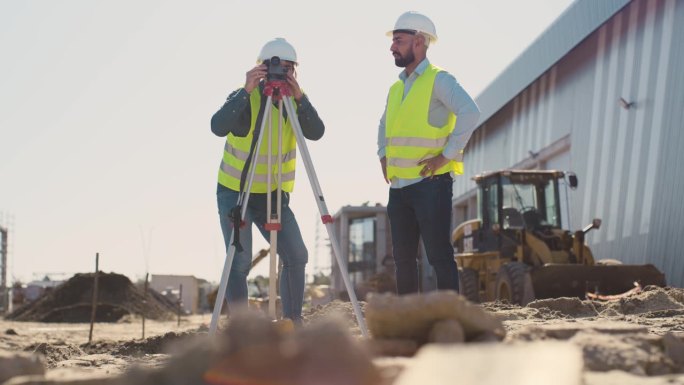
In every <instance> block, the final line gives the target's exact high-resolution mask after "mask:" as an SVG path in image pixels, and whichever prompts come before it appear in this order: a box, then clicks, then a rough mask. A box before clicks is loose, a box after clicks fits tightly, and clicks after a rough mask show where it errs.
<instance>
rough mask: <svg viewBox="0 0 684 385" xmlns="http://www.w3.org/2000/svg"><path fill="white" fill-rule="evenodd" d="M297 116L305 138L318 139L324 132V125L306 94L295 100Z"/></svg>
mask: <svg viewBox="0 0 684 385" xmlns="http://www.w3.org/2000/svg"><path fill="white" fill-rule="evenodd" d="M297 117H298V118H299V125H300V126H301V127H302V134H304V137H305V138H306V139H309V140H318V139H320V138H321V137H322V136H323V134H324V133H325V125H324V124H323V121H322V120H321V118H320V117H319V116H318V112H317V111H316V109H315V108H314V106H313V105H312V104H311V102H310V101H309V98H308V97H307V96H306V95H303V96H302V98H301V99H300V100H299V101H297Z"/></svg>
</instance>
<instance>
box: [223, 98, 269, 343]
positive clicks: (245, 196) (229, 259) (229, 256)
mask: <svg viewBox="0 0 684 385" xmlns="http://www.w3.org/2000/svg"><path fill="white" fill-rule="evenodd" d="M270 105H271V96H269V97H268V99H267V100H266V106H267V107H268V106H270ZM270 114H271V109H270V108H266V109H264V115H263V118H262V120H261V130H260V131H259V138H258V139H257V145H256V149H255V150H254V151H255V152H254V153H255V155H254V160H253V161H252V163H251V165H250V169H249V173H248V181H247V189H246V190H245V191H244V192H243V193H242V194H241V195H240V198H239V200H238V205H241V206H242V211H241V215H240V219H241V221H243V220H244V219H245V214H246V213H247V203H248V202H249V195H250V191H251V189H252V182H253V180H254V174H255V173H256V159H257V157H258V156H259V150H260V148H261V141H262V139H263V137H264V135H263V133H264V127H265V125H266V122H267V121H268V120H269V119H270ZM233 226H240V223H233ZM234 238H235V233H234V232H232V233H231V236H230V243H229V245H230V246H229V247H228V251H227V253H226V261H225V263H224V265H223V274H222V275H221V282H220V283H219V288H218V292H217V293H216V302H215V303H214V312H213V313H212V315H211V324H210V326H209V335H214V334H216V330H217V329H218V320H219V317H220V316H221V309H222V308H223V300H224V298H225V295H226V288H227V287H228V277H229V276H230V269H231V267H232V266H233V257H234V256H235V246H234V245H233V241H235V239H234Z"/></svg>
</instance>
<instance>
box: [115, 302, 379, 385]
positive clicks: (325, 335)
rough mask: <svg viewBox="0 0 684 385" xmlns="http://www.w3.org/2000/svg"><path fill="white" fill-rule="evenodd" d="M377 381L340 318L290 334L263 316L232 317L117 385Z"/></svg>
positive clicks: (364, 384) (365, 354) (362, 350)
mask: <svg viewBox="0 0 684 385" xmlns="http://www.w3.org/2000/svg"><path fill="white" fill-rule="evenodd" d="M256 383H264V384H275V383H278V384H298V385H314V384H339V385H344V384H349V385H352V384H355V385H371V384H378V383H379V373H378V371H377V369H376V368H375V367H374V366H373V364H372V361H371V356H370V354H369V353H368V352H367V351H366V350H365V348H364V346H363V345H362V344H361V343H360V342H359V341H358V340H356V339H354V338H353V337H352V336H351V335H350V334H349V332H348V330H347V328H346V326H345V325H344V324H343V323H341V322H339V321H338V320H331V319H328V320H322V321H321V322H319V323H313V324H311V325H307V327H305V328H301V329H298V330H295V331H288V328H283V327H282V326H281V325H279V324H277V323H273V322H271V321H270V320H268V319H266V318H265V317H264V316H263V315H261V314H254V313H249V314H242V315H236V316H235V317H234V318H233V319H232V320H231V321H230V322H229V324H228V327H227V329H226V331H225V332H224V333H222V334H220V335H217V336H216V337H214V338H209V336H207V335H202V336H198V338H197V339H196V340H195V341H194V342H189V341H186V342H185V343H184V346H183V347H182V350H180V351H178V352H176V353H174V354H172V357H171V359H170V360H169V361H168V363H167V365H165V366H164V367H163V368H159V369H152V370H149V369H138V370H134V371H131V372H129V373H127V374H125V375H124V376H122V377H121V378H120V384H122V385H123V384H126V385H138V384H140V385H142V384H167V385H175V384H178V385H190V384H256Z"/></svg>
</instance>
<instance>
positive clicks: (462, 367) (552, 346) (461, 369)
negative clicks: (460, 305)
mask: <svg viewBox="0 0 684 385" xmlns="http://www.w3.org/2000/svg"><path fill="white" fill-rule="evenodd" d="M456 383H458V384H478V385H501V384H506V385H549V384H553V385H582V354H581V352H580V349H579V348H577V347H576V346H572V345H569V344H563V343H559V342H538V343H527V344H520V345H506V344H474V345H436V344H431V345H426V346H425V347H423V348H422V349H421V350H420V351H419V352H418V354H417V355H416V356H415V358H414V359H413V362H412V363H411V364H410V365H407V366H406V369H405V370H404V371H403V372H402V373H401V374H400V375H399V377H398V379H397V380H396V381H395V382H394V385H417V384H456Z"/></svg>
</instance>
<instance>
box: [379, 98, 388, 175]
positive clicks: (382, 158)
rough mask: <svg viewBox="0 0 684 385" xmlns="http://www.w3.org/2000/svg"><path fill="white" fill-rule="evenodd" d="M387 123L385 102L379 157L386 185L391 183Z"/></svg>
mask: <svg viewBox="0 0 684 385" xmlns="http://www.w3.org/2000/svg"><path fill="white" fill-rule="evenodd" d="M386 121H387V103H386V102H385V110H384V111H383V113H382V117H381V118H380V124H379V125H378V157H379V158H380V168H381V169H382V176H383V177H384V178H385V183H389V180H388V179H387V156H386V154H385V147H387V136H386V135H385V130H386Z"/></svg>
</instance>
